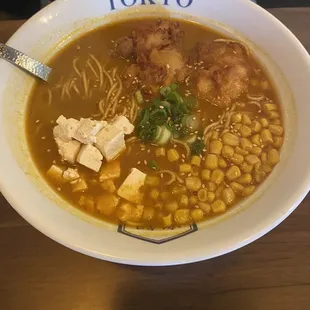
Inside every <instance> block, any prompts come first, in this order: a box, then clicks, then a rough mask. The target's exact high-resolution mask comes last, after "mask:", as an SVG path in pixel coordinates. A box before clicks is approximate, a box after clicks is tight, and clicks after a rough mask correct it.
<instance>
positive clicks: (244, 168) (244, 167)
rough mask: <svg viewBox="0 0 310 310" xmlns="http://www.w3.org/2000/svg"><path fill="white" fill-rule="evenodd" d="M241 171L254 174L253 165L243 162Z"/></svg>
mask: <svg viewBox="0 0 310 310" xmlns="http://www.w3.org/2000/svg"><path fill="white" fill-rule="evenodd" d="M240 169H241V170H242V171H243V172H248V173H250V172H252V171H253V165H249V164H248V163H247V162H243V163H242V164H241V166H240Z"/></svg>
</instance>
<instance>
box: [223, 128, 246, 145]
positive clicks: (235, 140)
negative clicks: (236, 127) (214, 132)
mask: <svg viewBox="0 0 310 310" xmlns="http://www.w3.org/2000/svg"><path fill="white" fill-rule="evenodd" d="M241 128H242V127H241ZM241 128H240V130H241ZM222 141H223V143H224V144H227V145H230V146H238V145H239V143H240V139H239V137H237V136H235V135H234V134H232V133H230V132H225V133H224V134H223V136H222Z"/></svg>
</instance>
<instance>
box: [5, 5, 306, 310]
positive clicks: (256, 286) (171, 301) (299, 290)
mask: <svg viewBox="0 0 310 310" xmlns="http://www.w3.org/2000/svg"><path fill="white" fill-rule="evenodd" d="M271 12H272V13H273V14H274V15H276V16H277V17H278V18H280V19H281V20H282V21H283V22H284V23H285V24H286V25H287V26H288V27H289V28H290V29H291V30H292V31H293V32H294V33H295V34H296V35H297V37H298V38H299V39H300V40H301V42H302V43H303V44H304V45H305V46H308V48H309V49H310V33H309V31H310V9H275V10H271ZM22 23H23V22H22V21H6V22H0V41H6V40H7V39H8V38H9V36H10V35H11V34H12V33H13V32H14V31H15V30H16V29H17V28H18V27H19V26H20V25H21V24H22ZM309 83H310V81H309ZM309 86H310V84H309ZM309 207H310V196H308V197H307V198H306V199H305V201H304V202H303V203H302V204H301V205H300V206H299V208H298V209H297V210H296V211H295V212H294V213H293V214H292V215H291V216H290V217H289V218H288V219H287V220H286V221H285V222H284V223H282V224H281V225H280V226H279V227H277V228H276V229H274V230H273V231H272V232H270V233H269V234H267V235H266V236H265V237H263V238H261V239H259V240H258V241H256V242H255V243H253V244H251V245H249V246H247V247H245V248H243V249H240V250H238V251H236V252H234V253H231V254H228V255H226V256H223V257H220V258H217V259H213V260H210V261H205V262H201V263H197V264H192V265H187V266H178V267H166V268H140V267H129V266H121V265H116V264H111V263H106V262H103V261H99V260H96V259H93V258H89V257H86V256H83V255H81V254H78V253H75V252H73V251H71V250H68V249H66V248H64V247H63V246H61V245H59V244H57V243H55V242H54V241H52V240H50V239H48V238H47V237H45V236H43V235H42V234H41V233H40V232H38V231H37V230H35V229H34V228H32V227H31V226H30V225H29V224H28V223H27V222H25V221H24V220H23V219H22V218H21V217H20V216H19V215H18V214H17V213H16V212H15V211H14V210H13V209H12V208H11V207H10V206H9V204H8V203H7V202H6V201H5V199H4V198H3V197H2V198H1V200H0V309H1V310H21V309H26V310H28V309H29V310H37V309H40V310H99V309H100V310H112V309H113V310H125V309H126V310H127V309H128V310H130V309H143V310H145V309H156V310H166V309H167V310H173V309H178V310H181V309H193V310H199V309H203V310H207V309H212V310H214V309H225V310H226V309H231V310H235V309H237V310H243V309H244V310H261V309H263V310H278V309H279V310H284V309H285V310H286V309H292V310H306V309H310V208H309Z"/></svg>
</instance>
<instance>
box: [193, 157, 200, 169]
mask: <svg viewBox="0 0 310 310" xmlns="http://www.w3.org/2000/svg"><path fill="white" fill-rule="evenodd" d="M191 164H192V165H193V166H196V167H200V164H201V158H200V157H199V156H192V159H191Z"/></svg>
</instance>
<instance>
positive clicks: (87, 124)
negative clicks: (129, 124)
mask: <svg viewBox="0 0 310 310" xmlns="http://www.w3.org/2000/svg"><path fill="white" fill-rule="evenodd" d="M107 124H108V123H107V122H106V121H94V120H91V119H89V118H81V120H80V122H79V126H78V128H77V129H76V131H75V132H74V135H73V138H74V139H75V140H78V141H80V142H81V143H83V144H93V143H96V134H97V133H98V132H99V131H100V130H101V129H103V128H104V127H105V126H107Z"/></svg>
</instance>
